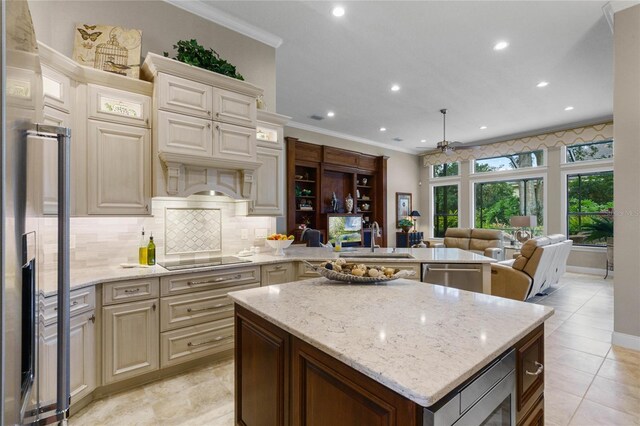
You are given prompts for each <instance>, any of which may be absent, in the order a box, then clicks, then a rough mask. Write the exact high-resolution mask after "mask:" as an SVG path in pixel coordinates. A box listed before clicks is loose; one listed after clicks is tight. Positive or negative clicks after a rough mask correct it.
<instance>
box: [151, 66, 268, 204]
mask: <svg viewBox="0 0 640 426" xmlns="http://www.w3.org/2000/svg"><path fill="white" fill-rule="evenodd" d="M142 77H143V78H144V79H146V80H147V81H152V82H153V83H154V96H155V102H154V111H153V123H154V124H153V129H154V132H153V143H152V146H153V149H152V163H153V194H154V195H156V196H167V195H172V196H188V195H191V194H193V193H195V192H199V191H205V190H214V191H220V192H223V193H225V194H227V195H229V196H231V197H232V198H236V199H245V200H251V199H253V196H254V195H255V184H256V183H257V178H256V170H258V169H259V168H260V166H261V164H262V163H261V162H260V161H258V156H257V149H256V148H257V143H256V124H257V108H256V100H257V97H258V96H259V95H261V94H262V89H260V88H258V87H256V86H254V85H252V84H250V83H247V82H245V81H241V80H237V79H234V78H230V77H226V76H223V75H221V74H217V73H214V72H211V71H207V70H204V69H201V68H197V67H194V66H191V65H187V64H184V63H182V62H179V61H176V60H174V59H169V58H165V57H163V56H160V55H156V54H153V53H149V54H147V57H146V59H145V61H144V64H143V65H142ZM272 183H273V184H275V182H272Z"/></svg>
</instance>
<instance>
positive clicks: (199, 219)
mask: <svg viewBox="0 0 640 426" xmlns="http://www.w3.org/2000/svg"><path fill="white" fill-rule="evenodd" d="M164 235H165V244H164V253H165V255H167V256H169V255H174V254H175V255H180V254H195V253H212V252H219V251H221V250H222V214H221V212H220V209H208V208H200V209H194V208H173V207H167V208H166V210H165V222H164Z"/></svg>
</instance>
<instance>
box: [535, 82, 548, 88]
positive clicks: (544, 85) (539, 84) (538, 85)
mask: <svg viewBox="0 0 640 426" xmlns="http://www.w3.org/2000/svg"><path fill="white" fill-rule="evenodd" d="M548 85H549V82H548V81H541V82H540V83H538V84H536V87H547V86H548Z"/></svg>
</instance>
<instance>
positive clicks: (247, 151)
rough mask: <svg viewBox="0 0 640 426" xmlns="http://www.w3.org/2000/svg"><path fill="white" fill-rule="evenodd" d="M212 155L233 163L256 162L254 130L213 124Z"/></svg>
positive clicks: (225, 124)
mask: <svg viewBox="0 0 640 426" xmlns="http://www.w3.org/2000/svg"><path fill="white" fill-rule="evenodd" d="M214 125H215V129H214V133H213V155H214V157H216V158H220V159H227V160H234V161H242V160H245V161H256V129H255V128H249V127H242V126H236V125H233V124H227V123H217V122H214Z"/></svg>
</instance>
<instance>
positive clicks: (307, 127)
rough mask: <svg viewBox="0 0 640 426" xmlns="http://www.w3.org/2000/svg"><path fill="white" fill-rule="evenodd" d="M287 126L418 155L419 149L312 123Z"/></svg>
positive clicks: (288, 124) (295, 123)
mask: <svg viewBox="0 0 640 426" xmlns="http://www.w3.org/2000/svg"><path fill="white" fill-rule="evenodd" d="M287 127H293V128H294V129H300V130H306V131H308V132H315V133H320V134H322V135H326V136H332V137H334V138H340V139H346V140H350V141H354V142H359V143H363V144H366V145H373V146H377V147H380V148H384V149H388V150H391V151H399V152H404V153H405V154H413V155H418V151H417V150H412V149H407V148H402V147H399V146H390V145H387V144H385V143H382V142H377V141H372V140H371V139H365V138H361V137H358V136H353V135H348V134H346V133H341V132H335V131H333V130H327V129H323V128H321V127H316V126H311V125H310V124H304V123H298V122H297V121H290V122H289V123H287Z"/></svg>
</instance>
